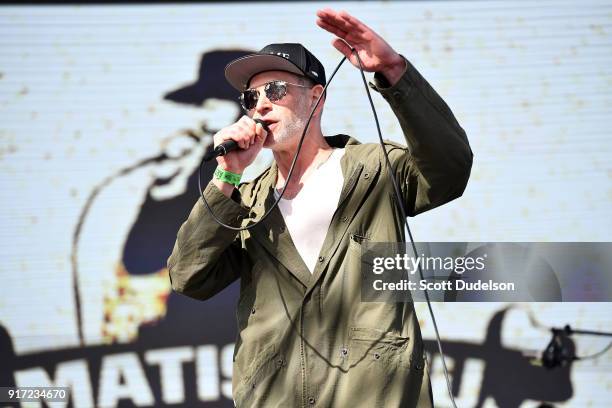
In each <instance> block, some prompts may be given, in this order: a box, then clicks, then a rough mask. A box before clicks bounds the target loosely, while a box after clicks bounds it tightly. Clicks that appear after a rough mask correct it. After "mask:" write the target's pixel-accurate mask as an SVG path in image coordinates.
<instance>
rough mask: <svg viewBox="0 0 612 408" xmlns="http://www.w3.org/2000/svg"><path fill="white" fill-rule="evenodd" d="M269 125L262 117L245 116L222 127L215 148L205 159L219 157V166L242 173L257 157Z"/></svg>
mask: <svg viewBox="0 0 612 408" xmlns="http://www.w3.org/2000/svg"><path fill="white" fill-rule="evenodd" d="M266 129H267V125H266V123H265V122H264V121H262V120H261V119H251V118H249V117H248V116H243V117H242V118H240V120H238V121H237V122H236V123H234V124H232V125H230V126H228V127H225V128H223V129H221V130H220V131H219V132H217V133H216V134H215V135H214V137H213V141H214V146H215V148H214V150H213V151H211V152H208V153H207V154H206V156H205V157H204V160H205V161H206V160H211V159H212V158H214V157H216V158H217V163H218V164H219V167H221V168H222V169H223V170H227V171H230V172H232V173H237V174H242V172H243V171H244V169H245V168H246V167H247V166H248V165H250V164H251V163H252V162H253V161H254V160H255V157H257V154H258V153H259V152H260V151H261V148H262V147H263V142H264V141H265V140H266V136H267V134H268V133H267V130H266Z"/></svg>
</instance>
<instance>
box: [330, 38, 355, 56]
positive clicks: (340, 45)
mask: <svg viewBox="0 0 612 408" xmlns="http://www.w3.org/2000/svg"><path fill="white" fill-rule="evenodd" d="M331 44H332V45H333V46H334V48H336V49H337V50H338V51H340V52H341V53H342V54H343V55H344V56H345V57H346V58H348V59H349V60H351V58H352V57H353V49H352V48H351V47H350V46H349V45H348V44H347V43H346V41H344V40H342V39H340V38H335V39H334V40H332V43H331Z"/></svg>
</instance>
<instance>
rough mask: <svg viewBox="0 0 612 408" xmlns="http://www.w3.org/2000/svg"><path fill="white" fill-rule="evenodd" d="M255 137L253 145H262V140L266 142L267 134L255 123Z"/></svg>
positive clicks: (259, 124) (261, 126)
mask: <svg viewBox="0 0 612 408" xmlns="http://www.w3.org/2000/svg"><path fill="white" fill-rule="evenodd" d="M255 135H256V137H255V141H254V143H260V144H263V142H264V140H266V137H267V136H268V132H266V130H265V129H264V127H263V125H262V124H261V123H257V124H256V125H255Z"/></svg>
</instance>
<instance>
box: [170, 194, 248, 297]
mask: <svg viewBox="0 0 612 408" xmlns="http://www.w3.org/2000/svg"><path fill="white" fill-rule="evenodd" d="M204 196H205V198H206V201H207V202H208V203H209V205H210V207H211V209H212V210H213V212H214V213H215V215H216V216H217V217H218V218H220V219H221V220H222V221H223V222H224V223H226V224H229V225H232V226H239V225H240V224H241V221H242V219H243V218H244V217H246V215H247V214H248V210H247V209H246V208H245V207H243V206H241V205H240V204H238V203H237V202H235V201H234V200H232V199H230V198H227V197H226V196H225V195H223V193H222V192H221V191H219V189H218V188H217V187H216V186H215V185H214V184H213V183H212V182H210V183H209V184H208V186H207V187H206V189H205V190H204ZM250 266H251V261H250V258H249V256H248V255H247V253H246V250H245V249H244V248H243V246H242V243H241V240H240V237H239V235H238V234H237V233H236V231H232V230H230V229H227V228H225V227H222V226H220V225H219V224H218V223H217V222H216V221H215V220H214V219H213V218H212V216H211V215H210V213H209V211H208V210H207V209H206V207H205V205H204V203H203V202H202V200H201V199H198V201H197V203H196V204H195V206H194V207H193V209H192V210H191V213H190V214H189V217H188V218H187V221H185V222H184V223H183V225H182V226H181V228H180V229H179V232H178V234H177V238H176V242H175V244H174V249H173V250H172V254H171V255H170V258H168V270H169V272H170V282H171V284H172V289H174V290H175V291H177V292H179V293H182V294H184V295H186V296H189V297H192V298H195V299H200V300H204V299H208V298H210V297H212V296H214V295H215V294H217V293H218V292H220V291H221V290H223V289H224V288H225V287H227V286H228V285H229V284H231V283H232V282H234V281H235V280H236V279H238V278H239V277H240V271H241V270H244V269H245V268H249V269H250Z"/></svg>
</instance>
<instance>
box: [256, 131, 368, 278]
mask: <svg viewBox="0 0 612 408" xmlns="http://www.w3.org/2000/svg"><path fill="white" fill-rule="evenodd" d="M325 140H326V141H327V143H328V144H329V145H330V146H332V147H335V148H344V149H345V152H344V156H343V157H342V159H341V160H340V166H341V169H342V175H343V177H344V183H343V186H342V192H341V194H340V200H339V205H338V209H337V210H336V213H335V214H334V216H333V218H332V224H331V225H330V230H328V233H327V236H326V238H325V241H324V243H323V247H322V251H321V253H329V252H334V251H335V248H332V247H337V245H339V242H340V239H339V238H340V236H342V235H344V233H345V232H346V229H347V227H348V224H349V223H350V220H352V218H353V216H354V214H348V212H347V211H346V209H344V202H345V199H346V198H347V197H348V196H349V195H350V194H351V192H353V190H355V188H356V186H357V185H358V184H359V183H358V181H359V179H360V175H361V173H362V170H363V168H364V164H363V163H362V160H360V157H359V155H358V153H357V151H356V147H357V146H358V145H360V142H359V141H357V140H356V139H354V138H353V137H350V136H347V135H342V134H340V135H335V136H328V137H325ZM372 170H374V169H370V170H366V172H367V171H372ZM277 175H278V166H277V164H276V162H275V161H274V162H273V163H272V165H271V166H270V168H269V169H268V170H267V171H266V172H265V173H263V174H262V175H261V176H260V177H261V178H260V181H259V183H257V186H256V187H255V191H254V200H253V204H254V205H253V206H252V207H251V208H252V210H251V211H252V213H251V217H252V218H253V220H258V219H260V218H261V217H262V216H263V215H264V214H265V213H266V212H267V211H268V210H269V209H270V208H271V207H272V205H273V204H274V201H275V199H274V187H275V185H276V178H277ZM373 178H374V177H372V178H370V179H369V180H370V181H371V180H372V179H373ZM365 182H366V183H367V184H369V181H368V180H365ZM367 189H368V188H367V186H361V187H360V188H358V189H357V190H356V191H355V193H356V194H358V195H364V194H365V192H366V190H367ZM338 211H341V212H346V213H347V215H343V217H344V216H346V217H348V218H347V221H348V222H345V223H344V224H345V225H344V227H343V228H340V230H337V231H332V234H330V231H331V230H332V227H333V225H334V220H335V219H336V218H338V217H339V214H338ZM251 235H252V237H253V238H254V239H256V240H257V241H258V242H260V243H261V244H262V245H263V246H264V247H265V248H266V249H267V250H268V252H269V253H270V254H271V255H272V256H273V257H275V258H276V259H277V260H278V261H279V262H280V263H281V264H282V265H284V266H285V267H286V268H287V269H288V270H289V272H290V273H291V274H292V275H293V276H294V277H295V278H296V279H297V280H298V281H299V282H300V283H301V284H302V285H303V286H304V287H305V288H306V289H308V288H310V287H312V285H313V284H314V283H315V281H316V280H317V278H318V277H319V275H320V274H321V270H322V269H324V267H325V266H326V265H327V263H328V259H325V260H324V262H319V263H318V264H317V267H316V268H315V271H313V273H311V272H310V270H309V269H308V267H307V266H306V264H305V263H304V261H303V259H302V257H301V256H300V255H299V253H298V251H297V249H296V248H295V244H294V243H293V241H292V239H291V235H290V234H289V231H288V230H287V226H286V224H285V220H284V218H283V216H282V213H281V212H280V210H279V209H278V207H276V208H274V209H273V210H272V212H271V213H270V215H268V217H267V218H266V219H265V220H264V221H263V222H262V223H261V224H259V225H258V226H256V227H255V228H254V230H253V233H252V234H251Z"/></svg>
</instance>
